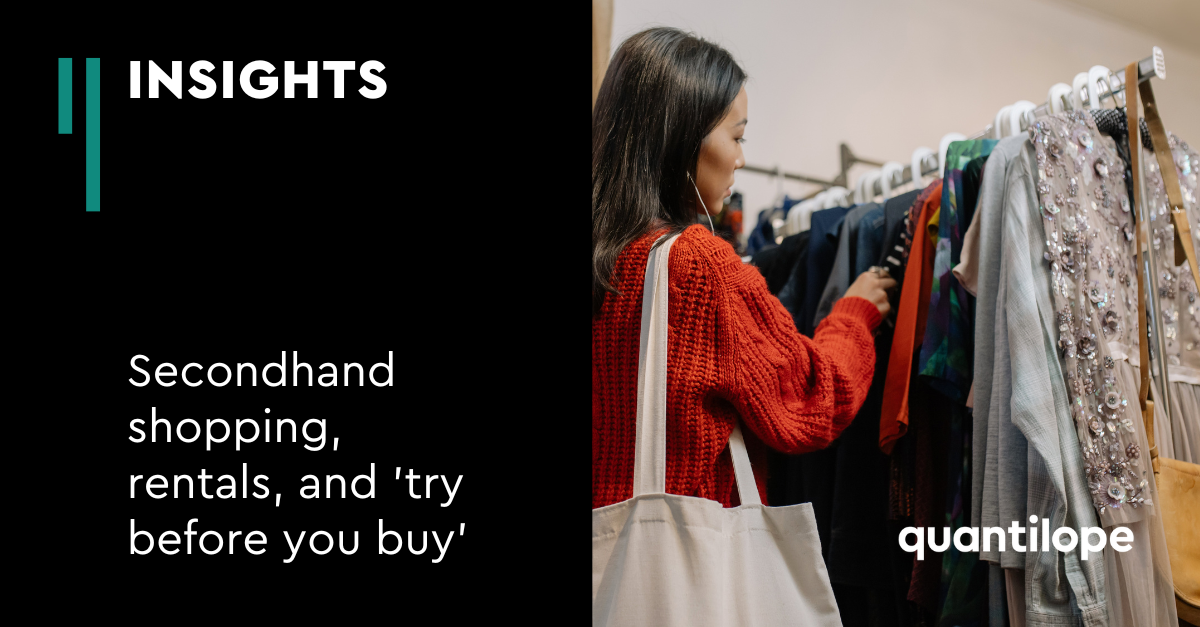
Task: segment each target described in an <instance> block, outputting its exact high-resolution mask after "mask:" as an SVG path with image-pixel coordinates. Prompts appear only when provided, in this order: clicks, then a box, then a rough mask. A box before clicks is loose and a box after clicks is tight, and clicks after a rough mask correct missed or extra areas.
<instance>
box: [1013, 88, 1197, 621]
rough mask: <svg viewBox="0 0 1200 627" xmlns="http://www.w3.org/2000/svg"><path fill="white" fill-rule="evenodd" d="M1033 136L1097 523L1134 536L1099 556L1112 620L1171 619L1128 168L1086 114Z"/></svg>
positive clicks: (1067, 373)
mask: <svg viewBox="0 0 1200 627" xmlns="http://www.w3.org/2000/svg"><path fill="white" fill-rule="evenodd" d="M1030 135H1031V136H1032V138H1033V141H1034V146H1035V150H1036V160H1037V166H1038V180H1037V184H1036V187H1037V191H1038V202H1039V204H1040V208H1041V211H1042V223H1043V228H1044V231H1045V235H1046V237H1045V239H1044V240H1039V241H1044V242H1045V245H1046V249H1045V252H1044V257H1045V259H1046V260H1047V261H1048V262H1049V266H1050V272H1051V277H1052V278H1051V293H1052V294H1053V297H1054V302H1055V305H1054V306H1055V313H1056V318H1057V322H1058V325H1059V331H1060V332H1059V338H1058V347H1059V349H1060V358H1061V364H1062V366H1063V371H1064V377H1065V380H1066V382H1067V388H1068V393H1069V394H1070V395H1071V397H1072V403H1071V407H1072V418H1073V422H1074V424H1075V426H1076V433H1077V436H1078V439H1079V444H1080V447H1081V449H1082V451H1083V457H1084V468H1085V473H1086V475H1087V479H1088V487H1089V489H1090V492H1091V496H1092V501H1093V504H1094V506H1095V508H1096V509H1097V513H1098V517H1099V520H1100V522H1101V525H1102V526H1104V527H1106V528H1111V527H1112V526H1114V525H1122V526H1125V527H1128V528H1129V529H1130V530H1131V531H1132V532H1133V536H1134V540H1133V542H1132V543H1131V544H1132V546H1131V549H1130V550H1129V551H1127V552H1124V553H1118V552H1110V551H1106V552H1105V555H1104V557H1105V574H1106V576H1105V586H1106V592H1107V600H1108V614H1109V619H1110V622H1111V623H1114V624H1120V625H1126V624H1129V625H1174V624H1176V620H1177V619H1176V617H1175V608H1174V590H1173V588H1172V584H1171V576H1170V563H1169V561H1168V560H1167V554H1166V544H1165V539H1164V537H1163V531H1162V521H1161V519H1160V518H1159V517H1157V516H1156V515H1155V505H1154V503H1155V501H1156V498H1155V497H1156V487H1155V481H1154V474H1153V472H1151V469H1150V468H1149V464H1148V463H1142V461H1141V454H1142V451H1144V450H1147V448H1146V447H1147V444H1146V436H1145V428H1144V425H1143V424H1142V421H1141V419H1140V418H1141V417H1140V416H1139V415H1138V408H1137V390H1138V375H1137V367H1138V365H1139V364H1137V363H1136V360H1137V359H1138V343H1137V342H1138V338H1139V334H1138V329H1139V327H1140V324H1139V322H1140V321H1139V320H1138V319H1137V301H1136V299H1137V285H1136V282H1137V281H1138V279H1139V276H1138V272H1137V269H1136V265H1135V263H1134V251H1135V245H1134V239H1135V231H1134V228H1135V226H1134V222H1133V215H1132V213H1131V211H1130V209H1131V207H1130V202H1129V198H1128V196H1127V193H1126V187H1125V185H1124V181H1123V180H1122V179H1123V178H1124V177H1123V176H1122V173H1123V171H1124V168H1123V167H1121V166H1122V164H1121V163H1120V161H1119V157H1118V155H1117V152H1116V148H1115V144H1114V143H1113V140H1112V139H1111V138H1110V137H1104V136H1101V135H1100V134H1099V130H1098V129H1097V128H1096V126H1095V123H1094V122H1093V120H1092V118H1091V116H1089V115H1087V114H1085V113H1083V112H1074V113H1071V114H1057V115H1051V116H1047V117H1045V118H1042V119H1039V120H1038V122H1037V123H1036V124H1035V128H1034V129H1033V130H1031V132H1030ZM1143 365H1144V364H1143ZM1051 525H1053V521H1052V522H1051ZM1110 548H1111V547H1110ZM1031 609H1032V608H1031Z"/></svg>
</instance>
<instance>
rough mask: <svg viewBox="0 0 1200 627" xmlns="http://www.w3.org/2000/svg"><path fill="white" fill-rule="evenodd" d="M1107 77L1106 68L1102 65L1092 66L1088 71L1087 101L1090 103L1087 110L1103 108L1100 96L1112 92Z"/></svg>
mask: <svg viewBox="0 0 1200 627" xmlns="http://www.w3.org/2000/svg"><path fill="white" fill-rule="evenodd" d="M1108 75H1109V71H1108V68H1106V67H1104V66H1103V65H1093V66H1092V69H1090V70H1088V82H1087V84H1088V100H1089V101H1090V102H1091V106H1090V107H1088V108H1089V109H1103V108H1105V106H1104V104H1103V103H1102V102H1101V101H1100V96H1101V95H1104V94H1107V93H1109V92H1111V91H1112V86H1111V85H1109V84H1108ZM1101 81H1103V83H1101Z"/></svg>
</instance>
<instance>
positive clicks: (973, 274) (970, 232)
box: [951, 157, 986, 407]
mask: <svg viewBox="0 0 1200 627" xmlns="http://www.w3.org/2000/svg"><path fill="white" fill-rule="evenodd" d="M984 161H986V158H985V157H977V158H975V159H972V160H971V163H969V164H967V169H966V170H964V171H963V176H964V180H963V185H964V187H966V188H967V193H968V194H972V193H974V194H975V195H978V193H979V186H980V185H982V183H983V180H982V179H983V164H984ZM972 204H974V203H972ZM978 248H979V210H978V208H977V209H976V211H975V214H974V215H973V216H971V223H970V225H969V226H968V227H967V232H966V233H965V234H964V235H963V243H962V253H961V254H960V255H959V262H958V265H956V266H954V268H953V269H952V270H951V272H953V273H954V278H955V279H956V280H957V281H958V283H959V285H962V287H963V289H964V290H967V293H968V294H970V295H971V296H974V297H976V298H978V297H979V291H978V282H979V252H978ZM968 396H969V394H968ZM971 405H972V404H971V403H967V407H971Z"/></svg>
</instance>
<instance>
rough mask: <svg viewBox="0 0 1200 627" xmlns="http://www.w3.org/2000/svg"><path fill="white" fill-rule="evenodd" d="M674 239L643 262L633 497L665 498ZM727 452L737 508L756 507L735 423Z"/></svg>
mask: <svg viewBox="0 0 1200 627" xmlns="http://www.w3.org/2000/svg"><path fill="white" fill-rule="evenodd" d="M678 238H679V235H674V236H672V237H670V238H668V239H667V240H666V241H665V242H662V244H661V245H658V246H656V247H653V248H652V249H651V251H650V258H649V259H647V261H646V281H645V283H644V284H643V287H642V327H641V337H640V340H639V344H638V394H637V425H636V435H635V443H634V453H633V454H634V459H633V495H634V496H635V497H636V496H641V495H643V494H665V493H666V492H667V313H668V307H667V305H668V302H667V299H668V287H667V285H668V279H669V270H668V266H669V265H670V264H669V262H670V258H671V246H672V245H673V244H674V243H675V240H676V239H678ZM659 239H660V240H661V238H659ZM655 243H656V244H658V242H657V241H656V242H655ZM729 452H730V454H731V456H732V457H733V474H734V476H735V477H736V478H737V485H738V494H739V496H740V497H741V500H742V504H743V505H760V504H762V500H761V499H760V498H759V496H758V486H757V485H756V484H755V482H754V473H753V471H752V470H751V468H750V457H749V455H747V453H746V444H745V442H744V441H743V440H742V431H741V428H740V426H739V425H738V424H736V423H735V424H734V426H733V433H732V434H730V436H729Z"/></svg>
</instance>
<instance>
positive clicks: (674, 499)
mask: <svg viewBox="0 0 1200 627" xmlns="http://www.w3.org/2000/svg"><path fill="white" fill-rule="evenodd" d="M678 238H679V236H678V235H676V236H673V237H670V238H668V239H667V240H666V242H665V243H664V244H663V245H662V246H660V247H658V248H656V249H654V250H652V251H650V253H649V254H650V260H649V262H648V263H647V264H646V271H645V278H644V281H643V285H644V286H645V294H644V295H643V298H642V300H643V303H644V305H643V307H642V312H641V314H642V315H641V340H640V341H639V353H640V355H639V359H638V362H639V363H638V385H637V399H638V402H637V419H636V438H637V444H636V448H635V453H634V468H635V471H634V475H633V481H632V483H631V487H632V494H633V496H632V498H630V499H628V500H625V501H622V502H619V503H614V504H612V505H609V506H607V507H602V508H599V509H594V510H593V511H592V624H594V625H643V624H651V625H680V626H683V625H687V626H692V625H734V624H737V625H784V624H789V625H840V624H841V622H840V620H839V619H838V613H837V605H836V603H835V600H834V596H833V590H832V589H831V588H830V585H829V578H828V576H827V575H826V573H825V569H824V566H823V565H822V564H821V560H819V559H818V558H817V551H818V547H817V542H816V534H815V532H814V531H815V530H814V525H813V518H812V508H811V507H810V506H808V505H796V506H792V507H772V508H766V507H763V506H762V503H761V502H759V499H758V496H759V489H758V487H756V486H755V478H754V473H753V472H752V470H751V467H750V458H749V456H748V455H747V453H746V447H745V445H744V444H743V442H742V437H741V436H742V434H741V428H740V426H739V425H738V423H737V421H736V418H735V421H734V424H733V428H732V430H731V432H730V435H729V440H728V447H727V450H728V451H729V452H730V455H731V457H732V460H733V467H734V473H735V475H736V478H737V485H738V493H739V495H740V497H741V499H742V500H743V501H744V502H745V504H744V505H742V506H740V507H737V508H734V509H726V508H723V507H721V504H720V503H716V502H713V501H710V500H706V499H701V498H694V497H688V496H679V495H676V494H668V493H667V472H668V471H667V468H668V465H667V413H668V407H669V405H668V383H667V361H668V344H669V341H668V326H667V320H668V312H669V303H668V294H669V292H670V291H671V290H670V289H669V282H670V281H669V278H668V276H669V272H668V267H669V266H670V263H669V261H668V260H669V257H670V251H671V247H672V244H673V243H674V241H675V240H676V239H678ZM670 274H674V273H670ZM672 300H673V299H672Z"/></svg>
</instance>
